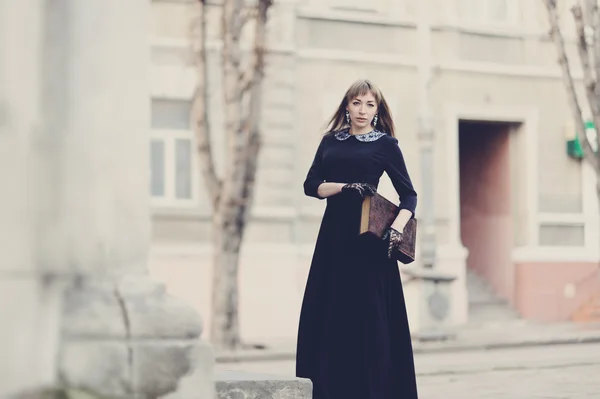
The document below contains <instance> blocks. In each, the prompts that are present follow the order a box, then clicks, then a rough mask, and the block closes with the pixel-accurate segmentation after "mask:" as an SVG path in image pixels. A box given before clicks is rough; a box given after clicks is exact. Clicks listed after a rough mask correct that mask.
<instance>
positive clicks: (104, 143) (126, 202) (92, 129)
mask: <svg viewBox="0 0 600 399" xmlns="http://www.w3.org/2000/svg"><path fill="white" fill-rule="evenodd" d="M5 3H6V1H5V2H3V4H4V5H3V6H2V7H4V6H6V7H7V9H6V10H4V9H2V10H1V11H2V13H1V15H2V16H3V17H2V18H6V20H7V22H9V24H8V27H6V26H5V25H4V24H2V26H3V27H4V29H6V30H11V32H10V33H11V35H10V37H12V38H15V39H13V40H14V41H11V42H8V40H7V39H3V42H2V47H0V50H1V51H2V53H0V54H1V55H2V56H4V55H8V57H9V59H11V62H10V65H9V72H10V73H9V74H8V78H6V79H3V80H2V81H0V82H2V83H3V84H5V83H10V87H9V89H10V90H9V91H8V92H7V93H8V94H7V95H6V96H3V97H0V105H1V104H4V103H6V104H7V105H5V106H4V107H2V108H0V109H5V110H6V109H7V110H8V111H4V114H5V115H8V117H4V120H5V122H4V125H0V126H1V127H0V129H1V130H0V132H1V134H0V140H2V143H1V144H2V146H1V148H2V149H3V150H2V151H3V152H7V157H6V158H5V157H2V160H1V161H0V162H2V167H1V168H0V170H2V172H0V173H2V174H3V175H4V174H7V177H9V179H8V180H3V181H8V185H7V186H6V187H4V190H6V191H7V192H8V193H10V194H9V201H8V207H7V208H3V210H2V216H3V217H4V216H7V219H8V223H6V224H5V223H0V238H2V241H1V243H2V247H3V248H5V247H10V248H12V249H11V250H10V251H9V252H8V253H3V254H2V255H0V261H1V263H0V264H1V265H2V268H1V269H0V271H2V272H3V273H2V275H0V285H1V286H2V287H1V288H2V290H1V292H2V294H1V295H2V296H3V297H4V298H3V301H0V303H3V305H2V306H3V309H2V310H3V311H4V310H5V309H4V307H6V308H7V309H6V310H8V311H9V312H10V313H9V316H11V319H10V320H9V322H8V323H7V325H8V328H5V327H4V324H5V323H4V322H3V330H4V331H3V332H2V334H3V336H2V337H0V338H3V339H2V340H1V344H0V345H3V346H2V348H1V349H4V346H7V349H8V352H6V351H4V350H2V351H0V352H1V353H3V354H4V353H8V354H9V356H8V357H6V356H4V355H3V360H4V361H5V362H7V365H6V366H5V365H4V364H3V365H2V368H0V379H1V381H0V391H1V393H5V392H6V393H10V392H15V391H19V390H23V389H26V388H30V387H37V386H40V385H53V384H57V383H61V384H66V385H68V386H77V387H81V388H85V389H89V390H92V391H95V392H97V393H100V394H103V395H106V396H109V397H115V398H119V397H123V398H137V397H153V398H159V397H165V396H166V395H169V396H168V397H169V398H183V397H185V398H186V399H187V398H210V397H212V396H213V392H214V390H213V382H212V375H211V373H212V371H211V370H212V355H211V352H210V348H209V347H208V346H206V345H204V344H203V343H201V341H200V340H199V336H200V334H201V331H202V325H201V321H200V318H199V316H198V315H197V314H196V313H195V312H194V311H193V310H192V309H191V308H190V307H188V306H185V305H184V304H182V303H181V302H179V301H178V300H176V299H174V298H172V297H170V296H168V295H166V293H165V291H164V288H163V287H162V286H161V285H158V284H157V283H155V282H153V281H152V280H150V279H149V278H148V276H147V273H146V268H147V253H148V246H149V229H150V226H149V222H150V214H149V194H148V160H147V154H148V125H149V119H150V118H149V105H150V103H149V82H148V76H149V74H148V69H149V66H150V62H149V61H150V60H149V43H148V38H149V32H150V29H149V7H150V4H149V2H148V1H147V0H128V1H122V0H105V1H103V2H94V1H82V0H63V1H57V2H55V1H44V0H25V1H23V0H12V1H9V3H10V5H9V6H8V5H6V4H5ZM5 11H7V12H8V14H6V13H5ZM24 21H27V23H25V22H24ZM3 22H5V21H3ZM3 33H4V32H3ZM3 37H9V36H8V35H3ZM7 49H8V50H7ZM0 87H3V86H0ZM2 136H4V137H2ZM5 144H6V145H5ZM2 155H4V154H2ZM7 171H11V172H12V173H8V172H7ZM3 177H4V176H3ZM4 214H6V215H4ZM5 244H6V245H5ZM4 288H7V290H6V291H5V290H4ZM6 299H8V300H9V301H10V302H8V304H6V303H7V301H6ZM4 304H6V305H4ZM16 304H20V305H21V306H22V307H23V309H24V310H23V311H21V310H19V311H18V312H17V311H15V309H16ZM11 305H12V306H11ZM3 314H4V312H3ZM13 321H15V322H13ZM196 363H199V364H200V366H201V367H200V368H198V367H196V370H199V371H200V372H196V373H194V372H193V370H194V366H195V365H196ZM4 371H7V372H6V373H4ZM184 376H185V380H184V381H183V384H181V385H179V386H178V384H179V382H180V379H181V378H182V377H184ZM5 379H6V380H7V381H6V382H7V384H4V382H5ZM0 396H2V395H0Z"/></svg>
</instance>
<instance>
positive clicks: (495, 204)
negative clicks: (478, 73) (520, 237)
mask: <svg viewBox="0 0 600 399" xmlns="http://www.w3.org/2000/svg"><path fill="white" fill-rule="evenodd" d="M509 139H510V134H509V126H508V125H506V124H489V123H486V124H483V123H464V124H463V123H461V126H460V144H459V145H460V205H461V239H462V242H463V245H464V246H465V247H467V249H468V250H469V256H468V258H467V267H468V268H469V269H470V270H473V271H475V272H476V273H477V274H479V275H480V276H482V277H483V278H484V279H485V280H486V281H487V282H488V283H489V284H490V286H491V287H492V289H493V290H494V291H495V293H496V294H497V295H498V296H499V297H501V298H503V299H506V300H508V301H509V302H511V303H513V302H514V267H513V264H512V261H511V251H512V247H513V236H512V214H511V206H510V205H511V193H510V153H509Z"/></svg>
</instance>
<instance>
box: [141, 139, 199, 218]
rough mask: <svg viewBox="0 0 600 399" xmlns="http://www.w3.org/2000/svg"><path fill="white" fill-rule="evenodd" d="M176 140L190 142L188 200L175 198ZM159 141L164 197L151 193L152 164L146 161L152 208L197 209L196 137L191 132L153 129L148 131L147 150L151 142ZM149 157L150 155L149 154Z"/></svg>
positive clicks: (197, 171) (197, 164)
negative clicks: (162, 164)
mask: <svg viewBox="0 0 600 399" xmlns="http://www.w3.org/2000/svg"><path fill="white" fill-rule="evenodd" d="M178 139H185V140H190V151H191V154H190V167H191V171H190V179H191V181H190V198H177V196H176V184H177V182H176V174H175V173H176V165H177V160H176V154H175V148H176V141H177V140H178ZM154 140H159V141H162V142H163V143H164V154H163V155H164V186H165V187H164V195H163V196H156V195H154V194H153V193H152V163H151V159H150V158H149V159H148V161H149V162H148V168H149V175H148V187H149V190H148V194H149V196H150V202H151V205H152V207H157V208H179V209H182V208H183V209H189V208H197V207H198V206H199V205H200V181H199V177H200V171H199V163H198V154H197V153H196V151H195V148H196V137H195V135H194V133H193V131H192V130H181V129H164V128H153V129H151V130H150V135H149V140H148V149H147V151H150V146H151V143H152V141H154ZM149 157H150V154H149Z"/></svg>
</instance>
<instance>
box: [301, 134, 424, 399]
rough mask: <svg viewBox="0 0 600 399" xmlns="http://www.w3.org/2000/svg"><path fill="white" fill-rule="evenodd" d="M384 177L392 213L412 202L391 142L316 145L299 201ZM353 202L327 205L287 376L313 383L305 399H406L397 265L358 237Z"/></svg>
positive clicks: (344, 140) (409, 383)
mask: <svg viewBox="0 0 600 399" xmlns="http://www.w3.org/2000/svg"><path fill="white" fill-rule="evenodd" d="M383 172H386V173H387V174H388V176H389V177H390V180H391V181H392V184H393V185H394V188H395V189H396V191H397V193H398V196H399V199H400V208H406V209H408V210H410V211H411V212H413V215H414V212H415V208H416V204H417V194H416V192H415V190H414V188H413V185H412V182H411V180H410V177H409V175H408V172H407V169H406V165H405V162H404V158H403V156H402V152H401V150H400V148H399V146H398V140H397V139H395V138H394V137H391V136H389V135H387V134H384V133H381V132H378V131H373V132H370V133H366V134H362V135H355V136H352V135H350V134H349V133H348V130H347V129H346V130H342V131H339V132H334V133H330V134H328V135H325V136H324V137H323V139H322V141H321V143H320V145H319V147H318V149H317V152H316V155H315V158H314V161H313V163H312V165H311V167H310V170H309V172H308V175H307V177H306V181H305V182H304V192H305V194H306V195H308V196H311V197H315V198H319V199H321V198H320V197H319V195H318V194H317V187H318V186H319V185H320V184H321V183H323V182H325V181H329V182H337V183H357V182H363V183H370V184H373V185H374V186H377V185H378V183H379V179H380V177H381V176H382V174H383ZM361 202H362V201H361V199H360V198H359V197H358V196H353V195H351V194H347V193H340V194H336V195H334V196H331V197H328V198H327V207H326V210H325V213H324V215H323V219H322V222H321V228H320V230H319V235H318V239H317V243H316V246H315V251H314V255H313V259H312V264H311V267H310V272H309V276H308V281H307V284H306V289H305V293H304V299H303V303H302V311H301V314H300V323H299V329H298V343H297V355H296V375H297V376H298V377H303V378H310V379H311V380H312V382H313V398H314V399H416V398H417V387H416V381H415V370H414V362H413V352H412V344H411V339H410V332H409V326H408V319H407V315H406V307H405V303H404V294H403V291H402V284H401V281H400V273H399V270H398V265H397V263H396V262H395V261H393V260H389V259H388V258H387V252H386V251H387V247H386V246H385V245H384V244H382V242H381V241H375V240H365V239H364V238H362V237H361V238H359V237H358V231H359V223H360V220H359V219H360V218H359V214H360V207H361Z"/></svg>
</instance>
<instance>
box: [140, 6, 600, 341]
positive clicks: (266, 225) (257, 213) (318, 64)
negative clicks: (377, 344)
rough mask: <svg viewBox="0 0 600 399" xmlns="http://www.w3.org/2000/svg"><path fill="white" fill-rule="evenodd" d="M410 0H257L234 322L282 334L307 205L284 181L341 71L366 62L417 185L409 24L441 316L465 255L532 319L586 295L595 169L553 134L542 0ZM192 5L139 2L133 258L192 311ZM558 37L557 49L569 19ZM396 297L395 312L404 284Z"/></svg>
mask: <svg viewBox="0 0 600 399" xmlns="http://www.w3.org/2000/svg"><path fill="white" fill-rule="evenodd" d="M419 1H423V0H374V1H370V2H367V1H356V0H278V1H276V2H275V5H274V7H273V9H272V12H271V14H270V16H271V20H270V23H269V57H268V67H267V74H266V80H265V94H264V104H263V116H262V122H261V126H262V131H263V135H264V146H263V149H262V152H261V155H260V160H259V175H258V180H257V188H256V197H255V202H254V208H253V211H252V222H251V225H250V226H249V231H248V234H247V238H246V240H245V243H244V247H243V257H242V265H241V271H240V290H241V293H240V295H241V297H240V301H241V302H240V306H241V309H240V312H241V323H242V326H241V327H242V334H243V335H244V336H245V337H246V338H247V339H262V338H264V337H269V338H270V339H282V340H287V339H292V338H295V334H296V327H297V317H298V314H299V309H300V303H301V299H302V293H303V289H304V283H305V280H306V276H307V272H308V268H309V265H310V260H311V256H312V249H313V246H314V242H315V239H316V234H317V231H318V228H319V224H320V219H321V215H322V212H323V210H324V206H325V202H324V201H318V200H315V199H313V198H308V197H305V196H304V194H303V191H302V182H303V180H304V177H305V175H306V172H307V170H308V167H309V166H310V163H311V161H312V158H313V156H314V151H315V150H316V147H317V145H318V142H319V140H320V136H321V134H322V133H323V128H324V124H325V122H326V119H327V118H328V117H329V116H330V115H331V114H332V113H333V112H334V110H335V107H336V105H337V104H338V103H339V101H340V100H341V98H342V95H343V93H344V92H345V90H346V89H347V87H348V86H349V85H350V84H351V83H352V82H353V81H354V80H356V79H359V78H369V79H371V80H373V81H374V82H375V83H376V84H377V85H378V86H379V87H380V88H381V89H382V91H383V93H384V95H385V96H386V99H387V100H388V102H389V104H390V106H391V110H392V113H393V116H394V119H395V123H396V125H397V136H398V139H399V142H400V145H401V147H402V150H403V152H404V155H405V158H406V161H407V165H408V168H409V172H410V173H411V177H412V179H413V182H414V184H415V187H416V189H417V192H419V191H420V188H421V187H423V185H424V182H423V181H421V164H420V159H419V145H420V144H419V140H418V135H417V130H418V119H417V117H418V113H419V108H418V101H417V100H416V99H417V98H418V96H419V90H421V89H422V88H420V87H419V79H418V76H417V75H418V71H419V62H420V59H421V58H420V54H422V47H420V46H421V45H422V42H420V41H419V40H418V37H419V36H418V29H419V28H420V27H422V26H426V27H427V29H430V31H429V33H430V38H431V41H430V54H431V62H432V66H433V73H432V79H431V81H430V84H429V93H430V112H431V115H432V116H433V126H434V131H435V141H434V164H433V167H434V176H435V177H434V179H433V180H434V181H433V190H434V191H433V192H434V196H433V200H434V208H435V231H436V238H437V262H436V267H438V268H439V269H440V270H442V271H446V272H449V273H452V274H454V275H455V276H457V280H456V281H455V282H454V284H453V288H452V293H453V294H452V300H453V302H452V304H453V306H452V322H453V323H454V324H455V325H460V324H463V323H466V322H467V321H468V320H469V314H468V313H469V312H468V300H469V292H468V290H467V285H466V274H467V272H472V273H475V274H477V275H478V276H480V277H481V278H483V279H484V280H485V281H486V282H487V283H488V284H489V285H490V287H491V288H492V289H493V291H494V292H495V293H496V295H497V296H498V297H499V298H501V299H503V300H505V301H506V302H507V303H508V304H509V305H510V306H511V307H513V308H514V309H515V310H516V311H517V312H518V313H519V314H520V315H521V316H522V317H524V318H528V319H533V320H541V321H568V320H572V318H573V317H574V315H575V314H576V313H577V312H578V311H579V310H580V309H581V308H582V307H583V306H585V305H586V304H587V303H588V302H590V301H592V300H593V296H594V295H597V292H598V289H599V285H598V266H597V265H598V247H599V242H600V236H599V233H598V230H599V227H598V226H599V221H598V214H599V212H598V209H599V207H598V200H597V197H596V194H595V175H594V172H593V170H592V169H591V167H589V166H588V165H586V164H585V163H584V162H582V161H581V160H578V159H574V158H572V157H570V156H569V155H568V153H567V150H566V140H567V138H568V137H569V136H571V135H572V134H573V131H572V128H571V127H570V126H572V125H573V124H572V123H571V114H570V111H569V109H568V106H567V99H566V95H565V91H564V84H563V81H562V77H561V74H560V70H559V68H558V65H557V63H556V60H557V54H556V50H555V47H554V44H553V43H552V41H551V40H550V39H549V38H548V35H547V32H548V24H547V15H546V10H545V8H544V4H543V2H542V1H539V0H525V1H523V0H429V3H428V10H427V12H426V13H419V12H418V6H419ZM568 6H569V4H567V3H565V2H563V3H562V4H561V10H562V13H563V16H564V18H563V19H564V22H563V25H564V26H563V27H564V28H565V29H566V30H567V31H568V32H571V31H573V24H572V23H571V22H570V19H569V17H570V16H569V15H568V13H567V8H568ZM196 7H197V6H196V2H193V1H186V0H154V1H153V10H154V13H153V20H152V22H153V24H152V60H151V62H152V120H151V130H150V133H149V134H150V145H149V148H150V160H151V162H150V168H151V182H150V195H151V201H152V204H153V237H152V240H153V241H152V243H153V251H152V257H151V269H152V270H153V273H154V274H155V276H157V277H158V278H161V279H163V280H164V281H166V282H167V283H168V286H169V287H170V289H171V290H172V291H173V292H175V293H177V294H178V295H181V296H184V297H185V298H186V299H188V300H189V301H191V302H192V303H194V304H196V306H197V307H198V308H199V310H200V313H201V314H202V315H203V316H204V318H205V319H206V320H205V321H206V323H210V317H209V315H210V312H209V300H210V275H211V270H210V269H211V247H210V244H211V241H210V213H211V210H210V204H209V201H208V196H207V195H206V193H205V189H204V186H203V182H202V178H201V176H200V173H199V168H198V164H197V155H196V153H195V149H194V141H195V139H194V134H193V131H192V129H191V128H190V123H189V111H190V100H191V96H192V93H193V91H194V84H195V70H194V66H193V60H194V58H193V53H192V52H191V50H190V40H189V38H190V24H192V23H193V21H194V18H195V16H196V15H197V9H196ZM218 14H219V9H218V5H216V4H215V5H211V6H210V10H209V32H210V36H209V44H208V46H209V49H210V54H209V67H210V73H211V75H210V76H211V79H210V85H209V86H210V90H211V95H212V100H211V103H210V104H209V113H210V117H211V120H210V123H211V133H212V138H213V140H214V145H215V152H216V153H217V161H218V163H217V169H219V168H221V167H222V157H223V154H222V153H223V145H224V143H223V137H222V135H221V133H220V132H221V131H222V129H220V124H222V112H221V107H220V101H221V97H220V93H219V84H220V82H219V81H220V74H219V57H218V53H219V42H218V30H219V26H218V24H219V17H218ZM424 18H426V19H427V21H424ZM567 39H568V40H569V39H570V42H569V46H570V47H569V49H570V54H571V60H572V62H575V61H576V55H577V53H576V51H575V47H574V46H573V43H572V39H573V35H571V34H567ZM575 70H576V71H577V69H575ZM579 78H580V74H578V75H577V79H579ZM579 81H580V79H579ZM392 190H393V189H392V187H391V184H390V183H389V181H388V180H387V179H386V178H385V177H384V179H383V180H382V183H381V187H380V191H381V192H382V193H383V194H384V195H389V196H390V197H393V195H394V194H393V191H392ZM417 263H418V261H417ZM407 302H408V306H409V308H410V309H409V312H410V313H411V314H413V312H414V311H416V310H414V309H416V307H415V306H416V305H415V304H414V298H412V299H411V298H410V297H407ZM413 307H414V309H413ZM413 326H414V328H418V327H417V326H416V323H413Z"/></svg>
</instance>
